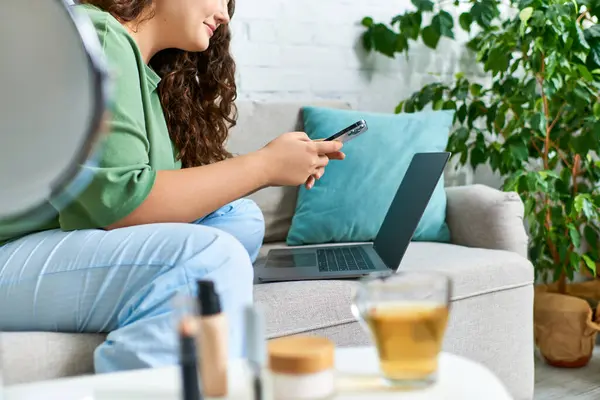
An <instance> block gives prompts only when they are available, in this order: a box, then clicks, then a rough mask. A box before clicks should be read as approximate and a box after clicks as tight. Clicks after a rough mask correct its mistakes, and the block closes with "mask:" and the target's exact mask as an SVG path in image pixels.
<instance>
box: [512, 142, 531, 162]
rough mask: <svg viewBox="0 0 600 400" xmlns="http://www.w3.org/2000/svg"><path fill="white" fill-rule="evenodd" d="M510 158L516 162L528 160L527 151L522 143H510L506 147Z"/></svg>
mask: <svg viewBox="0 0 600 400" xmlns="http://www.w3.org/2000/svg"><path fill="white" fill-rule="evenodd" d="M508 148H509V149H510V152H511V154H512V156H513V157H514V158H515V159H516V160H518V161H527V159H528V158H529V150H528V149H527V145H526V144H525V143H523V142H515V143H511V144H510V145H509V147H508Z"/></svg>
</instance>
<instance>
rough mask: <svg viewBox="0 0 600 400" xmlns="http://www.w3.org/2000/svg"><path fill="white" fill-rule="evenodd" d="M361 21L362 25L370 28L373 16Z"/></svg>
mask: <svg viewBox="0 0 600 400" xmlns="http://www.w3.org/2000/svg"><path fill="white" fill-rule="evenodd" d="M360 23H361V25H362V26H366V27H367V28H369V27H371V26H372V25H373V18H371V17H364V18H363V19H362V21H361V22H360Z"/></svg>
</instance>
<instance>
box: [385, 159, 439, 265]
mask: <svg viewBox="0 0 600 400" xmlns="http://www.w3.org/2000/svg"><path fill="white" fill-rule="evenodd" d="M449 158H450V153H447V152H439V153H417V154H415V156H414V157H413V159H412V161H411V163H410V165H409V166H408V170H407V171H406V174H405V175H404V178H403V179H402V182H401V183H400V186H399V187H398V191H397V192H396V195H395V196H394V199H393V200H392V203H391V205H390V208H389V209H388V212H387V214H386V216H385V218H384V220H383V223H382V224H381V227H380V228H379V232H377V237H376V238H375V242H374V244H373V247H374V249H375V251H377V254H378V255H379V257H381V259H382V260H383V262H384V263H385V265H386V266H387V267H388V268H390V269H393V270H394V271H395V270H397V269H398V267H399V265H400V261H402V257H404V253H405V252H406V249H407V248H408V245H409V243H410V241H411V239H412V237H413V234H414V233H415V230H416V229H417V226H418V225H419V221H420V220H421V217H422V216H423V213H424V212H425V209H426V208H427V204H429V199H430V198H431V195H432V194H433V191H434V189H435V187H436V186H437V184H438V182H439V180H440V177H441V176H442V173H443V172H444V168H445V166H446V163H447V162H448V159H449Z"/></svg>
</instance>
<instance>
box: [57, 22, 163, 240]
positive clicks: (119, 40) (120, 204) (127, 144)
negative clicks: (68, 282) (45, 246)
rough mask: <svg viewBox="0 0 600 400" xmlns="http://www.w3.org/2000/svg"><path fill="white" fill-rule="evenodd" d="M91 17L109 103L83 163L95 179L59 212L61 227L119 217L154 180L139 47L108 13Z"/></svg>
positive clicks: (92, 225) (105, 222) (79, 226)
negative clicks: (97, 142)
mask: <svg viewBox="0 0 600 400" xmlns="http://www.w3.org/2000/svg"><path fill="white" fill-rule="evenodd" d="M90 16H91V19H92V22H94V25H95V27H96V30H97V32H98V35H99V38H100V41H101V44H102V46H103V48H104V53H105V55H106V57H107V60H108V64H109V67H110V69H111V73H113V75H114V82H113V88H114V91H113V98H112V102H113V104H112V106H111V109H110V110H109V111H110V112H109V114H108V116H107V118H108V121H107V122H108V124H107V126H108V135H106V137H105V139H104V141H103V143H102V145H101V146H100V149H99V150H100V157H99V161H98V163H97V164H96V166H95V167H93V168H92V167H85V168H92V170H93V172H94V178H93V180H92V182H91V183H90V185H89V186H88V187H87V189H86V190H85V191H84V192H83V193H82V194H81V195H79V197H78V198H77V199H75V201H74V202H72V203H71V204H70V205H69V206H68V207H67V208H65V209H63V210H62V211H60V215H59V223H60V227H61V228H62V229H63V230H74V229H91V228H103V227H106V226H108V225H111V224H113V223H115V222H117V221H119V220H120V219H122V218H124V217H126V216H127V215H129V214H130V213H131V212H132V211H134V210H135V209H136V208H137V207H138V206H139V205H140V204H141V203H142V202H143V201H144V200H145V199H146V197H147V196H148V194H149V193H150V190H151V189H152V186H153V185H154V181H155V178H156V171H155V170H154V169H153V168H151V166H150V164H149V156H148V152H149V141H148V137H147V134H146V129H145V118H144V107H143V97H144V93H143V89H142V84H141V79H142V77H141V72H140V62H141V60H140V55H139V51H136V48H135V44H134V43H132V39H131V37H129V36H128V35H127V34H126V32H124V31H122V30H120V29H118V28H117V27H113V26H111V25H110V24H109V22H108V18H107V14H105V13H100V12H97V13H90ZM142 70H143V69H142Z"/></svg>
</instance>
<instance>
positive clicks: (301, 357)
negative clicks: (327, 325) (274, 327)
mask: <svg viewBox="0 0 600 400" xmlns="http://www.w3.org/2000/svg"><path fill="white" fill-rule="evenodd" d="M334 350H335V345H334V344H333V342H332V341H330V340H329V339H326V338H322V337H316V336H290V337H284V338H279V339H275V340H272V341H271V342H270V343H269V368H270V369H271V371H273V372H279V373H284V374H313V373H317V372H321V371H325V370H328V369H332V368H333V365H334V359H335V358H334Z"/></svg>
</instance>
